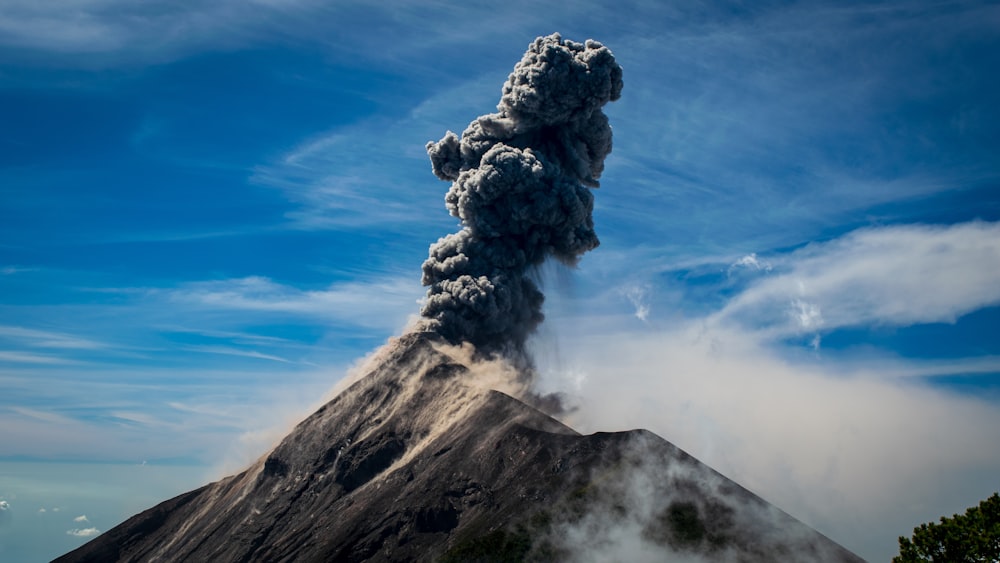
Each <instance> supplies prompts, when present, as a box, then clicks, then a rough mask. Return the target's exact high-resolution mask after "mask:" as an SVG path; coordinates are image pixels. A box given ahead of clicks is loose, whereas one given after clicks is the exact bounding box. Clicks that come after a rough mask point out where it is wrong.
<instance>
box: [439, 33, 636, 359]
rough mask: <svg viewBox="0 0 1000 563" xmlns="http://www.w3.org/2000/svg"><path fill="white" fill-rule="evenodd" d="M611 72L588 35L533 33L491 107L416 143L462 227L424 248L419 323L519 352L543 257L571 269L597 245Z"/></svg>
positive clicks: (616, 75)
mask: <svg viewBox="0 0 1000 563" xmlns="http://www.w3.org/2000/svg"><path fill="white" fill-rule="evenodd" d="M621 90H622V69H621V67H620V66H619V65H618V63H616V62H615V58H614V56H613V55H612V54H611V51H610V50H608V49H607V48H606V47H604V46H603V45H601V44H600V43H598V42H596V41H587V42H586V43H582V44H581V43H576V42H573V41H568V40H564V39H562V37H560V36H559V34H553V35H550V36H548V37H539V38H537V39H535V41H534V42H533V43H532V44H531V45H530V46H529V48H528V51H527V52H526V53H525V54H524V57H523V58H522V59H521V61H520V62H519V63H517V65H516V66H515V67H514V71H513V72H512V73H511V74H510V76H509V77H508V79H507V83H506V84H505V85H504V87H503V96H502V98H501V100H500V103H499V105H498V106H497V109H498V110H499V111H498V113H492V114H488V115H484V116H481V117H478V118H477V119H476V120H475V121H473V122H472V123H471V124H470V125H469V127H468V128H467V129H466V130H465V131H464V132H463V133H462V137H461V139H459V137H458V136H456V135H455V134H454V133H452V132H451V131H449V132H448V133H447V134H446V135H445V136H444V138H442V139H441V140H440V141H438V142H436V143H434V142H430V143H428V144H427V153H428V155H429V156H430V159H431V163H432V165H433V169H434V174H435V175H437V177H439V178H441V179H442V180H450V181H451V182H452V185H451V188H450V189H449V190H448V194H447V196H446V197H445V204H446V206H447V208H448V211H449V212H450V213H451V214H452V215H453V216H455V217H457V218H459V219H460V220H461V223H462V230H460V231H459V232H457V233H454V234H450V235H448V236H446V237H444V238H442V239H440V240H438V242H437V243H435V244H433V245H432V246H431V248H430V257H429V258H428V259H427V260H426V261H425V262H424V265H423V279H422V283H423V284H424V285H426V286H429V289H428V292H427V301H426V303H425V305H424V307H423V309H422V310H421V315H422V316H423V317H424V319H425V320H424V323H423V327H424V328H427V329H430V330H433V331H435V332H437V333H438V334H440V335H441V336H443V337H445V338H446V339H448V340H449V341H451V342H452V343H456V344H457V343H459V342H463V341H465V342H470V343H472V344H473V345H475V346H476V347H477V349H479V350H481V351H487V352H507V353H511V352H513V353H515V354H517V353H520V352H523V347H524V342H525V339H526V338H527V336H528V335H529V334H531V333H532V332H533V331H534V329H535V327H537V326H538V324H539V323H540V322H541V321H542V318H543V316H542V312H541V306H542V301H543V299H544V298H543V296H542V293H541V291H539V289H538V286H537V285H536V284H535V282H534V281H532V280H531V279H530V278H529V274H530V273H531V270H532V269H533V268H535V267H537V266H539V265H540V264H541V263H542V262H543V261H544V260H545V259H546V258H547V257H549V256H552V257H555V258H556V259H558V260H561V261H563V262H565V263H568V264H575V263H576V261H577V260H578V259H579V257H580V256H581V255H582V254H583V253H584V252H586V251H588V250H591V249H593V248H595V247H596V246H597V245H598V244H599V242H598V240H597V234H596V233H595V232H594V222H593V218H592V216H591V213H592V211H593V207H594V198H593V195H592V194H591V193H590V190H589V189H588V187H595V188H596V187H597V186H598V182H597V178H598V177H599V176H600V175H601V172H602V171H603V170H604V158H605V157H606V156H607V155H608V153H610V152H611V127H610V126H609V124H608V118H607V116H605V115H604V113H603V112H602V111H601V108H602V107H603V106H604V104H606V103H607V102H609V101H614V100H617V99H618V98H619V97H620V96H621Z"/></svg>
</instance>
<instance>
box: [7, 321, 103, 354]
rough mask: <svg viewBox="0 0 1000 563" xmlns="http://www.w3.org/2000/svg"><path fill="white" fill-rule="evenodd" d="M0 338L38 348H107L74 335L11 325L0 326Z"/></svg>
mask: <svg viewBox="0 0 1000 563" xmlns="http://www.w3.org/2000/svg"><path fill="white" fill-rule="evenodd" d="M0 338H6V339H10V340H15V341H18V342H20V343H22V344H24V345H27V346H32V347H37V348H61V349H76V350H95V349H101V348H106V347H107V345H106V344H104V343H102V342H97V341H95V340H91V339H88V338H82V337H79V336H75V335H72V334H66V333H62V332H52V331H46V330H36V329H30V328H24V327H21V326H10V325H0Z"/></svg>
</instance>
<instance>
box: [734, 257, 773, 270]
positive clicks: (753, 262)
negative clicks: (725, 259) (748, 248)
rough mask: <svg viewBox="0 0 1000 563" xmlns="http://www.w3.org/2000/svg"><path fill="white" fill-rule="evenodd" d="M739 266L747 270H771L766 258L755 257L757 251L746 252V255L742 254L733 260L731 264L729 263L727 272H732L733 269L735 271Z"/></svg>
mask: <svg viewBox="0 0 1000 563" xmlns="http://www.w3.org/2000/svg"><path fill="white" fill-rule="evenodd" d="M741 268H743V269H747V270H753V271H755V272H761V271H763V272H770V271H771V263H770V262H768V261H766V260H761V259H759V258H757V253H756V252H751V253H750V254H747V255H746V256H743V257H742V258H740V259H739V260H737V261H736V262H733V263H732V264H730V265H729V273H730V274H732V273H733V271H735V270H737V269H741Z"/></svg>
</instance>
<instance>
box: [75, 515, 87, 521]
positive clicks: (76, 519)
mask: <svg viewBox="0 0 1000 563" xmlns="http://www.w3.org/2000/svg"><path fill="white" fill-rule="evenodd" d="M73 521H74V522H90V520H87V515H86V514H81V515H80V516H77V517H76V518H74V519H73Z"/></svg>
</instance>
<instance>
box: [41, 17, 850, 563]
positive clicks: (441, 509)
mask: <svg viewBox="0 0 1000 563" xmlns="http://www.w3.org/2000/svg"><path fill="white" fill-rule="evenodd" d="M621 91H622V69H621V67H620V66H619V65H618V63H617V62H615V58H614V56H613V55H612V54H611V51H610V50H608V48H607V47H605V46H604V45H602V44H601V43H599V42H597V41H591V40H588V41H586V42H585V43H577V42H573V41H568V40H564V39H563V38H562V37H560V36H559V35H558V34H553V35H550V36H548V37H539V38H537V39H535V41H533V42H532V43H531V45H529V47H528V50H527V52H525V54H524V57H523V58H522V59H521V61H520V62H519V63H517V65H516V66H515V67H514V71H513V72H512V73H511V74H510V76H509V77H508V79H507V82H506V84H505V85H504V87H503V91H502V96H501V99H500V103H499V104H498V105H497V110H498V111H497V112H496V113H490V114H486V115H483V116H480V117H478V118H476V119H475V120H473V121H472V123H470V124H469V126H468V127H467V128H466V129H465V131H463V133H462V135H461V137H459V136H458V135H455V134H454V133H452V132H450V131H449V132H448V133H447V134H446V135H445V136H444V138H442V139H441V140H440V141H438V142H436V143H434V142H431V143H428V145H427V152H428V155H429V156H430V159H431V164H432V169H433V171H434V173H435V175H437V176H438V177H439V178H441V179H442V180H448V181H451V182H452V184H451V187H450V189H449V191H448V193H447V195H446V196H445V204H446V207H447V208H448V211H449V212H450V213H451V214H452V215H454V216H455V217H456V218H458V219H459V220H460V221H461V225H462V228H461V230H459V231H458V232H457V233H453V234H450V235H447V236H445V237H442V238H441V239H440V240H438V242H436V243H435V244H433V245H431V247H430V252H429V256H428V258H427V260H426V261H425V262H424V264H423V283H424V285H426V286H428V291H427V298H426V300H425V302H424V306H423V308H422V310H421V316H422V318H421V321H420V322H419V323H417V324H416V325H415V327H414V328H413V330H411V331H410V332H408V333H407V334H405V335H404V336H402V337H401V338H399V339H397V340H394V341H391V342H390V343H389V344H387V345H386V346H384V347H383V348H382V349H381V351H379V352H378V353H377V354H376V355H375V356H374V358H373V359H372V360H371V361H370V363H369V364H368V369H367V374H365V375H364V376H363V377H361V378H360V379H358V380H357V381H354V383H353V384H352V385H350V386H349V387H347V388H346V389H344V390H343V391H342V392H340V393H339V394H338V395H337V396H336V397H335V398H334V399H333V400H331V401H330V402H329V403H327V404H326V405H325V406H323V407H322V408H321V409H319V410H318V411H317V412H316V413H314V414H313V415H312V416H310V417H308V418H306V419H305V420H304V421H303V422H302V423H300V424H299V425H298V426H297V427H296V428H295V429H294V431H292V433H291V434H289V435H288V436H287V437H286V438H285V439H284V441H282V442H281V444H279V445H278V446H277V447H276V448H275V449H274V450H272V451H271V452H270V453H268V454H267V455H266V456H264V457H263V458H261V459H260V460H259V461H258V462H257V463H255V464H254V465H252V466H251V467H250V468H249V469H247V470H246V471H244V472H243V473H240V474H239V475H235V476H232V477H228V478H226V479H223V480H221V481H219V482H217V483H213V484H211V485H208V486H205V487H203V488H201V489H198V490H195V491H191V492H189V493H185V494H183V495H180V496H178V497H176V498H174V499H171V500H168V501H166V502H164V503H162V504H160V505H159V506H156V507H154V508H151V509H149V510H147V511H145V512H143V513H141V514H138V515H137V516H134V517H132V518H131V519H129V520H127V521H126V522H125V523H123V524H121V525H119V526H118V527H116V528H114V529H112V530H110V531H108V532H106V533H105V534H103V535H101V536H99V537H97V538H96V539H94V540H93V541H91V542H90V543H88V544H86V545H84V546H83V547H81V548H79V549H77V550H75V551H73V552H71V553H69V554H67V555H65V556H63V557H61V558H59V559H58V560H57V561H60V562H71V561H74V562H84V561H86V562H95V563H96V562H101V563H105V562H113V561H136V562H138V561H142V562H153V561H206V562H208V561H211V562H233V563H236V562H250V561H263V562H272V561H316V562H320V561H323V562H326V561H609V560H617V561H649V560H653V561H662V560H685V561H690V560H698V559H705V560H710V561H741V562H742V561H768V562H770V561H859V559H858V558H857V557H856V556H854V555H853V554H851V553H850V552H848V551H846V550H844V549H843V548H841V547H840V546H838V545H836V544H835V543H833V542H831V541H830V540H829V539H827V538H826V537H824V536H822V535H820V534H819V533H817V532H815V531H814V530H812V529H810V528H809V527H807V526H805V525H804V524H802V523H801V522H798V521H797V520H795V519H794V518H792V517H790V516H789V515H787V514H785V513H783V512H781V511H780V510H778V509H776V508H774V507H773V506H771V505H769V504H767V503H766V502H764V501H763V500H761V499H760V498H759V497H757V496H755V495H753V494H752V493H750V492H749V491H747V490H746V489H744V488H742V487H740V486H739V485H737V484H736V483H734V482H732V481H730V480H729V479H726V478H725V477H723V476H722V475H720V474H719V473H717V472H715V471H714V470H712V469H711V468H709V467H707V466H705V465H704V464H702V463H700V462H699V461H697V460H695V459H694V458H692V457H691V456H690V455H688V454H686V453H685V452H683V451H681V450H680V449H678V448H677V447H675V446H673V445H672V444H670V443H669V442H666V441H665V440H663V439H661V438H659V437H658V436H655V435H653V434H651V433H649V432H646V431H642V430H635V431H631V432H617V433H597V434H591V435H589V436H581V435H580V434H578V433H577V432H575V431H573V430H572V429H571V428H568V427H567V426H565V425H563V424H562V423H560V422H559V421H557V420H556V419H554V418H552V417H550V416H548V415H546V414H544V413H543V412H542V411H541V410H538V409H536V408H534V407H532V406H530V405H531V404H534V405H536V406H541V405H542V404H544V403H545V401H544V400H542V399H540V398H539V397H538V396H537V395H535V394H533V392H532V391H531V380H532V376H531V374H532V373H533V368H532V365H533V364H532V361H531V358H530V357H529V356H528V354H527V351H526V350H527V347H526V343H527V339H528V337H529V336H530V335H531V334H532V333H533V332H534V330H535V328H536V327H537V326H538V324H539V323H540V322H542V319H543V315H542V303H543V300H544V297H543V295H542V293H541V290H540V289H539V287H538V285H537V283H536V277H537V276H536V275H535V274H536V273H537V268H538V266H539V265H541V264H542V263H544V262H545V260H548V259H555V260H558V261H560V262H562V263H564V264H570V265H572V264H575V263H576V261H577V260H578V259H579V258H580V256H581V255H582V254H583V253H585V252H587V251H589V250H592V249H594V248H596V247H597V246H598V244H599V242H598V239H597V234H596V233H595V231H594V221H593V217H592V211H593V208H594V198H593V195H592V194H591V188H596V187H597V185H598V182H597V178H598V177H599V176H600V175H601V172H602V171H603V169H604V159H605V157H606V156H607V155H608V154H609V153H610V152H611V127H610V125H609V123H608V118H607V116H606V115H605V114H604V113H603V111H602V109H601V108H602V107H603V106H604V105H605V104H606V103H608V102H610V101H615V100H617V99H618V98H619V97H620V96H621Z"/></svg>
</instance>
